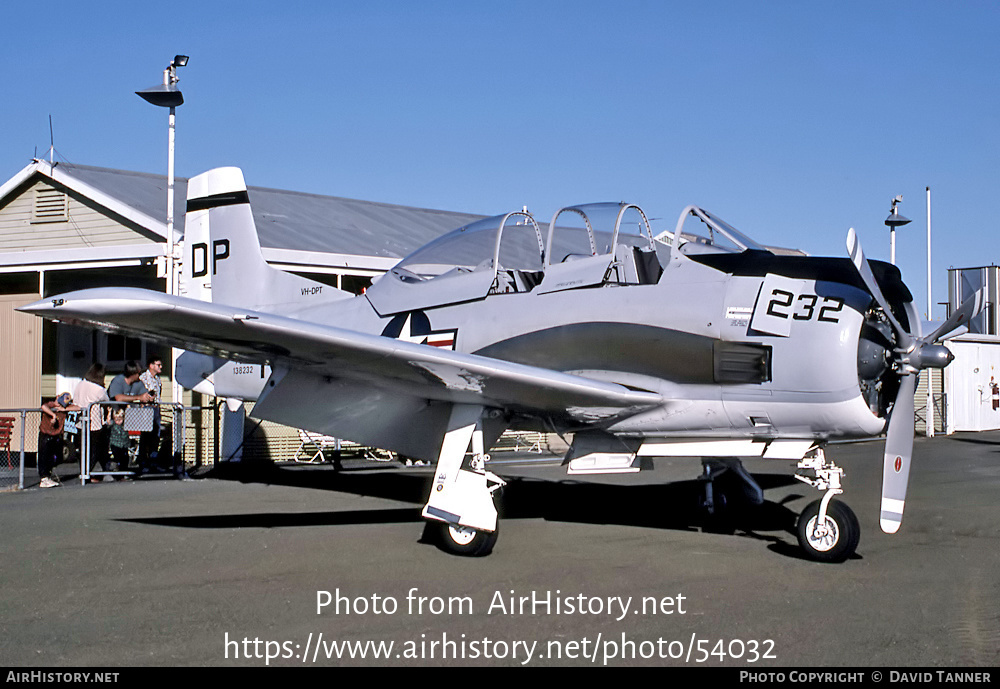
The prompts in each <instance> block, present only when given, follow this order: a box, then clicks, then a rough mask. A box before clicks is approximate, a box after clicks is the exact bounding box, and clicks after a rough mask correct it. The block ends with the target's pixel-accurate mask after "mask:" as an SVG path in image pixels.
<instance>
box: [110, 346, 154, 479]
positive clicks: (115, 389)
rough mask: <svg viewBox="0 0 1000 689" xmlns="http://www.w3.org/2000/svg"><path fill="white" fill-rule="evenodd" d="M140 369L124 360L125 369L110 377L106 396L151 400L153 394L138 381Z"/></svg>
mask: <svg viewBox="0 0 1000 689" xmlns="http://www.w3.org/2000/svg"><path fill="white" fill-rule="evenodd" d="M141 373H142V369H141V368H140V367H139V364H137V363H136V362H134V361H126V362H125V371H124V372H123V373H119V374H118V375H117V376H115V377H114V378H112V379H111V384H110V385H109V386H108V397H110V398H111V401H112V402H141V403H143V404H147V403H149V402H152V401H153V396H152V395H151V394H149V392H148V391H147V390H146V386H145V385H143V384H142V383H141V382H139V375H140V374H141ZM109 429H110V426H109ZM118 470H120V471H128V466H127V464H126V466H122V467H118ZM139 470H140V471H142V461H141V457H140V460H139Z"/></svg>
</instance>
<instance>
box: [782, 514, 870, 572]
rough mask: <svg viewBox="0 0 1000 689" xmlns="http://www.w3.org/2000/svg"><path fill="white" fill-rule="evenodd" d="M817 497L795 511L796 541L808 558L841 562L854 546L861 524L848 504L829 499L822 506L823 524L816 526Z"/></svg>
mask: <svg viewBox="0 0 1000 689" xmlns="http://www.w3.org/2000/svg"><path fill="white" fill-rule="evenodd" d="M821 502H822V501H821V500H816V501H814V502H811V503H809V504H808V505H807V506H806V508H805V509H804V510H802V514H801V515H799V521H798V525H797V526H796V529H795V531H796V534H797V535H798V538H799V545H800V546H802V549H803V550H804V551H805V552H806V555H808V556H809V559H811V560H817V561H818V562H843V561H844V560H846V559H847V558H849V557H850V556H851V555H853V554H854V551H855V550H857V548H858V542H859V541H860V540H861V526H860V525H859V524H858V518H857V517H856V516H855V514H854V511H853V510H851V508H850V507H848V506H847V505H845V504H844V503H842V502H840V501H838V500H831V501H830V504H829V506H827V508H826V528H825V529H821V530H818V531H817V529H816V517H817V516H819V506H820V503H821Z"/></svg>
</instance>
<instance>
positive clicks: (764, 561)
mask: <svg viewBox="0 0 1000 689" xmlns="http://www.w3.org/2000/svg"><path fill="white" fill-rule="evenodd" d="M881 452H882V444H881V443H866V444H857V445H841V446H836V447H834V448H832V449H831V450H830V451H829V452H828V456H829V457H830V458H831V459H833V460H835V461H836V462H837V463H838V464H840V465H841V466H843V467H844V468H845V470H846V472H847V474H846V479H845V486H846V494H845V496H843V497H844V500H845V502H847V503H848V504H850V505H851V506H852V507H853V508H854V510H855V511H856V512H857V515H858V519H859V521H860V523H861V527H862V530H863V533H862V537H861V543H860V546H859V548H858V552H857V555H856V556H855V557H854V558H852V559H850V560H848V561H847V562H845V563H843V564H839V565H829V564H819V563H815V562H811V561H808V560H806V559H804V558H803V557H802V554H801V552H800V550H799V549H798V546H797V545H796V540H795V536H794V535H793V533H792V529H793V528H794V522H795V518H796V515H797V513H798V511H800V510H801V509H802V508H803V507H804V506H805V505H806V504H807V503H808V502H810V501H812V500H813V499H815V498H816V497H819V494H818V493H817V492H816V491H814V490H813V489H811V488H809V487H808V486H805V485H804V484H801V483H799V482H796V481H794V480H791V479H790V478H789V477H790V475H791V473H793V469H794V466H793V463H791V462H783V461H777V462H775V461H771V462H765V461H763V460H755V461H751V462H747V464H746V466H747V468H748V469H749V470H750V472H751V473H752V474H753V475H754V476H755V477H756V478H757V479H758V481H759V482H760V484H761V485H762V487H763V488H764V489H765V497H766V500H767V502H766V503H765V505H764V506H763V507H762V508H760V509H758V510H756V511H755V512H753V513H752V514H749V515H747V516H745V517H742V518H741V519H740V521H739V522H738V523H737V531H736V533H735V534H734V535H724V534H714V533H704V532H702V529H701V526H702V520H701V518H700V516H699V515H698V511H697V509H696V508H695V505H696V503H697V502H698V495H699V485H698V483H697V481H695V480H693V479H694V478H695V477H696V476H697V474H698V473H699V471H700V464H699V463H698V462H697V461H696V460H695V461H690V460H684V461H680V460H673V461H664V460H657V461H656V462H655V464H656V467H657V470H656V471H651V472H643V473H641V474H638V475H629V476H616V477H603V478H601V477H594V478H588V479H585V480H580V479H577V478H569V477H567V476H566V475H565V472H564V471H563V470H562V469H560V468H559V467H558V460H557V459H555V458H553V457H551V456H547V455H542V456H538V455H524V454H521V455H511V454H509V453H503V454H500V453H498V454H497V456H496V457H495V460H494V462H493V463H492V469H493V471H495V472H497V473H499V474H501V475H502V476H505V477H507V478H508V479H509V480H510V483H509V485H508V487H507V488H506V491H505V494H504V506H503V519H502V522H501V524H502V526H501V529H500V537H499V540H498V542H497V545H496V548H495V550H494V552H493V553H492V554H491V555H489V556H488V557H484V558H460V557H455V556H451V555H448V554H446V553H444V552H442V551H441V550H440V549H438V548H437V547H436V546H435V545H434V543H433V539H431V538H429V537H425V535H424V526H423V522H422V520H421V519H420V516H419V512H420V506H421V505H422V503H423V501H424V499H425V496H426V491H427V490H428V487H429V485H430V478H431V470H430V469H429V468H418V467H402V466H399V465H396V464H393V465H387V464H371V463H368V464H365V463H360V462H347V463H346V465H345V470H344V471H343V472H341V473H335V472H334V471H333V470H332V468H331V467H329V466H320V467H315V466H308V467H307V466H281V467H273V468H256V469H255V468H253V467H250V466H243V467H238V466H236V467H229V468H228V469H226V470H217V471H215V472H212V473H210V474H207V475H204V476H202V477H199V478H196V479H194V480H189V481H175V480H166V479H162V480H138V481H131V482H124V483H110V482H109V483H103V484H101V485H88V486H80V485H78V484H75V483H72V482H66V484H65V485H63V486H62V487H60V488H52V489H39V488H37V487H35V488H29V489H27V490H25V491H21V492H16V493H2V494H0V529H2V531H3V537H2V539H0V575H2V581H3V585H2V586H0V664H4V665H8V666H103V667H109V666H110V667H121V666H134V665H155V666H187V665H199V666H200V665H216V666H218V665H221V666H227V665H228V666H264V665H266V664H268V665H302V664H306V665H313V664H315V665H387V664H388V665H405V666H420V665H469V664H471V665H521V664H526V665H531V666H544V665H597V666H600V665H604V664H607V665H614V666H621V665H647V664H648V665H675V666H683V665H689V666H719V665H724V666H732V667H741V668H747V669H758V668H769V667H771V668H773V667H776V666H781V667H799V668H801V667H814V666H832V667H856V666H868V667H881V668H893V669H900V668H908V667H918V666H919V667H925V666H937V667H960V666H982V667H996V666H997V665H998V664H1000V651H998V649H1000V602H998V601H1000V576H998V572H1000V547H998V546H1000V526H998V518H1000V509H998V506H1000V433H982V434H960V435H957V436H951V437H946V438H935V439H930V440H928V439H918V440H917V443H916V448H915V460H914V470H913V473H912V475H911V481H910V491H909V496H908V499H907V503H906V516H905V518H904V520H903V526H902V529H901V530H900V532H899V533H898V534H896V535H894V536H888V535H886V534H883V533H882V532H881V531H879V529H878V494H879V481H880V477H881ZM29 473H31V472H29ZM30 478H31V479H32V482H35V481H36V479H35V476H34V474H33V473H32V475H31V476H30ZM666 480H670V481H673V483H671V484H669V485H663V484H662V482H663V481H666ZM323 603H327V604H326V605H323ZM338 608H339V609H338ZM344 642H349V645H342V644H344ZM390 644H391V646H390ZM352 653H353V654H354V655H353V657H352V656H351V654H352ZM362 653H364V654H365V657H364V658H362V657H361V654H362ZM376 654H378V655H381V656H382V657H380V658H376V657H375V655H376Z"/></svg>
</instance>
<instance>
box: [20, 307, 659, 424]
mask: <svg viewBox="0 0 1000 689" xmlns="http://www.w3.org/2000/svg"><path fill="white" fill-rule="evenodd" d="M19 310H21V311H24V312H27V313H32V314H35V315H37V316H40V317H43V318H47V319H50V320H58V321H62V322H65V323H71V324H78V325H88V326H92V327H97V328H100V329H103V330H108V331H112V332H120V333H124V334H128V335H131V336H136V337H142V338H145V339H147V340H151V341H156V342H160V343H163V344H166V345H171V346H176V347H183V348H185V349H189V350H191V351H197V352H201V353H204V354H211V355H215V356H221V357H224V358H228V359H235V360H244V361H254V362H265V361H266V362H269V363H271V364H272V366H282V367H286V368H287V369H289V370H293V371H300V372H302V373H304V374H307V375H310V376H320V377H326V378H329V379H335V380H346V381H350V382H351V383H353V384H364V385H370V386H372V387H374V388H377V389H379V390H382V391H383V392H390V393H391V392H396V393H399V394H403V395H406V396H408V397H410V398H414V399H423V400H427V401H434V402H449V403H460V404H477V405H481V406H484V407H497V408H503V409H510V410H516V411H523V412H527V413H534V414H539V415H543V414H544V415H556V416H561V417H564V418H575V419H577V420H580V421H584V420H586V421H595V420H599V419H602V418H617V417H621V416H627V415H630V414H633V413H636V412H638V411H641V410H645V409H650V408H652V407H655V406H658V405H660V404H662V403H663V402H664V400H663V398H662V397H661V396H660V395H658V394H656V393H652V392H645V391H634V390H630V389H628V388H625V387H623V386H620V385H617V384H614V383H606V382H602V381H598V380H593V379H589V378H584V377H581V376H576V375H572V374H567V373H562V372H559V371H554V370H550V369H545V368H539V367H535V366H526V365H522V364H517V363H512V362H508V361H503V360H499V359H491V358H489V357H483V356H477V355H474V354H465V353H461V352H455V351H450V350H444V349H441V348H437V347H430V346H426V345H420V344H414V343H410V342H405V341H401V340H395V339H391V338H387V337H382V336H378V335H369V334H366V333H360V332H357V331H353V330H347V329H344V328H337V327H333V326H327V325H320V324H316V323H309V322H307V321H302V320H298V319H291V318H286V317H283V316H279V315H274V314H267V313H259V312H253V311H243V312H236V310H235V309H234V308H233V307H227V306H224V305H219V304H213V303H208V302H203V301H199V300H194V299H187V298H184V297H175V296H171V295H167V294H162V293H160V292H153V291H150V290H143V289H135V288H126V287H121V288H98V289H88V290H81V291H77V292H69V293H67V294H63V295H59V296H55V297H51V298H49V299H44V300H41V301H38V302H35V303H33V304H29V305H27V306H24V307H22V308H21V309H19ZM351 387H353V386H351ZM317 402H321V401H319V400H315V399H313V400H310V403H311V404H314V405H315V404H316V403H317Z"/></svg>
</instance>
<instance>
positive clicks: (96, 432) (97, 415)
mask: <svg viewBox="0 0 1000 689" xmlns="http://www.w3.org/2000/svg"><path fill="white" fill-rule="evenodd" d="M104 375H105V370H104V364H93V365H92V366H91V367H90V368H89V369H88V370H87V373H86V374H85V375H84V376H83V380H81V381H80V382H79V383H78V384H77V386H76V390H74V391H73V400H74V402H75V403H76V405H77V406H78V407H80V408H81V409H86V408H87V405H90V404H93V406H92V407H91V408H90V468H91V470H93V469H94V466H95V465H97V464H98V463H100V465H101V469H102V470H104V471H108V467H109V465H110V458H109V455H108V441H107V435H106V434H105V433H104V428H103V426H104V423H103V421H104V407H102V406H101V405H100V404H97V403H99V402H107V401H108V391H107V390H105V389H104ZM90 481H91V483H100V481H101V479H98V478H92V479H90Z"/></svg>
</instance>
